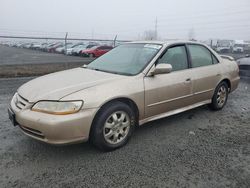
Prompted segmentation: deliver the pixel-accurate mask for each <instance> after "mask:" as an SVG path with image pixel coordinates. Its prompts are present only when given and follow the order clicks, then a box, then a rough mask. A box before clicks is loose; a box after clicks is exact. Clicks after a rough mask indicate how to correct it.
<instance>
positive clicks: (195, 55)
mask: <svg viewBox="0 0 250 188" xmlns="http://www.w3.org/2000/svg"><path fill="white" fill-rule="evenodd" d="M188 49H189V52H190V56H191V62H192V67H202V66H207V65H212V64H213V59H212V55H211V52H210V51H209V50H208V49H207V48H205V47H204V46H201V45H192V44H189V45H188Z"/></svg>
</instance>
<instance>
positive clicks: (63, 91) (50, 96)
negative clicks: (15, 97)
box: [17, 68, 126, 102]
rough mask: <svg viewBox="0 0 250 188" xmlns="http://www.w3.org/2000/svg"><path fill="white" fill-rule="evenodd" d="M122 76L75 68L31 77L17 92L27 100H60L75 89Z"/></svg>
mask: <svg viewBox="0 0 250 188" xmlns="http://www.w3.org/2000/svg"><path fill="white" fill-rule="evenodd" d="M124 77H126V76H122V75H117V74H111V73H106V72H100V71H95V70H90V69H85V68H76V69H71V70H66V71H61V72H57V73H52V74H48V75H46V76H42V77H39V78H36V79H33V80H31V81H29V82H27V83H26V84H24V85H22V86H21V87H20V88H19V89H18V91H17V92H18V94H19V95H21V96H22V97H23V98H25V99H27V100H28V101H29V102H36V101H39V100H60V99H61V98H63V97H65V96H67V95H70V94H72V93H75V92H77V91H80V90H84V89H87V88H90V87H94V86H97V85H100V84H105V83H107V82H110V81H112V80H116V81H117V79H122V78H124Z"/></svg>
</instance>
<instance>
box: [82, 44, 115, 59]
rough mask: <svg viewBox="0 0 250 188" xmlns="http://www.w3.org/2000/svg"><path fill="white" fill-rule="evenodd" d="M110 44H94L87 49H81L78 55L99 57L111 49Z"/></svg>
mask: <svg viewBox="0 0 250 188" xmlns="http://www.w3.org/2000/svg"><path fill="white" fill-rule="evenodd" d="M112 49H113V47H112V46H94V47H92V48H89V49H85V50H82V51H81V52H80V55H81V56H83V57H91V58H93V57H100V56H102V55H103V54H105V53H107V52H108V51H110V50H112Z"/></svg>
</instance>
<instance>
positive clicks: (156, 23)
mask: <svg viewBox="0 0 250 188" xmlns="http://www.w3.org/2000/svg"><path fill="white" fill-rule="evenodd" d="M157 27H158V20H157V17H156V19H155V40H157V37H158V36H157V32H158V31H157V29H158V28H157Z"/></svg>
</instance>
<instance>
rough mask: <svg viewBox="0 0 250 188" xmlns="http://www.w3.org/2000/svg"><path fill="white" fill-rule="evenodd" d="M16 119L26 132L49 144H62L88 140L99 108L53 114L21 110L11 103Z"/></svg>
mask: <svg viewBox="0 0 250 188" xmlns="http://www.w3.org/2000/svg"><path fill="white" fill-rule="evenodd" d="M11 109H12V111H13V112H14V113H15V121H16V122H17V124H18V125H19V127H20V128H21V130H22V131H23V133H24V134H26V135H28V136H29V137H32V138H34V139H36V140H39V141H42V142H46V143H49V144H55V145H62V144H71V143H78V142H84V141H87V140H88V138H89V132H90V128H91V124H92V121H93V118H94V115H95V113H96V111H97V110H98V109H84V110H81V111H80V112H78V113H75V114H69V115H51V114H45V113H40V112H34V111H31V110H30V109H23V110H19V109H17V108H15V104H13V102H12V103H11Z"/></svg>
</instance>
